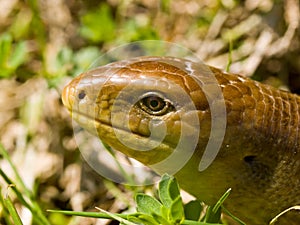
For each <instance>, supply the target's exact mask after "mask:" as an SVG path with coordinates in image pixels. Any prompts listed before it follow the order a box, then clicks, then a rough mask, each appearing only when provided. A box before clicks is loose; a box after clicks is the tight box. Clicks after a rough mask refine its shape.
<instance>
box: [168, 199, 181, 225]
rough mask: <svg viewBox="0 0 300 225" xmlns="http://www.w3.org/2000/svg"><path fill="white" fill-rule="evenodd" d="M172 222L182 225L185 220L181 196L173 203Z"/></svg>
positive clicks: (171, 210)
mask: <svg viewBox="0 0 300 225" xmlns="http://www.w3.org/2000/svg"><path fill="white" fill-rule="evenodd" d="M170 213H171V220H172V221H174V222H175V223H181V222H182V221H183V220H184V208H183V203H182V200H181V197H180V195H178V196H177V198H176V199H175V200H174V201H173V203H172V205H171V209H170Z"/></svg>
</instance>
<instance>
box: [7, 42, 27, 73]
mask: <svg viewBox="0 0 300 225" xmlns="http://www.w3.org/2000/svg"><path fill="white" fill-rule="evenodd" d="M26 56H27V45H26V43H25V42H19V43H18V44H17V45H16V47H15V50H14V51H13V52H12V54H11V57H10V60H9V62H8V67H10V68H12V69H16V68H17V67H19V66H20V65H21V64H22V63H23V62H25V60H26Z"/></svg>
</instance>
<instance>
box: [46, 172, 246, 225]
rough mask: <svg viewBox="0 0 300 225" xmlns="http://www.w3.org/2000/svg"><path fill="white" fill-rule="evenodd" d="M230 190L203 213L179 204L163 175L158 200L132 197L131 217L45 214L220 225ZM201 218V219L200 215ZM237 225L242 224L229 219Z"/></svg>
mask: <svg viewBox="0 0 300 225" xmlns="http://www.w3.org/2000/svg"><path fill="white" fill-rule="evenodd" d="M229 193H230V189H229V190H228V191H227V192H226V193H225V194H224V195H223V196H222V197H221V198H220V199H219V201H218V202H217V203H216V204H215V205H214V206H211V207H208V208H207V210H206V213H204V208H203V207H202V205H201V203H200V202H199V201H198V200H194V201H191V202H189V203H187V204H183V202H182V199H181V196H180V192H179V186H178V183H177V181H176V179H175V178H173V177H171V176H169V175H167V174H165V175H164V176H163V177H162V178H161V181H160V182H159V187H158V198H154V197H152V196H149V195H146V194H142V193H138V194H137V195H136V197H135V200H136V204H137V212H136V213H132V214H116V213H109V212H106V211H104V210H101V209H99V208H97V209H99V211H100V212H73V211H62V210H49V212H55V213H63V214H66V215H73V216H84V217H95V218H103V219H114V220H118V221H119V222H120V223H121V224H127V225H132V224H143V225H159V224H164V225H176V224H178V225H179V224H185V225H193V224H195V225H211V224H214V225H217V224H221V209H223V206H222V204H223V202H224V201H225V199H226V198H227V197H228V195H229ZM203 214H204V216H202V217H201V215H203ZM233 219H235V220H236V221H238V222H239V223H240V224H244V223H243V222H241V221H239V220H238V219H236V218H235V217H233Z"/></svg>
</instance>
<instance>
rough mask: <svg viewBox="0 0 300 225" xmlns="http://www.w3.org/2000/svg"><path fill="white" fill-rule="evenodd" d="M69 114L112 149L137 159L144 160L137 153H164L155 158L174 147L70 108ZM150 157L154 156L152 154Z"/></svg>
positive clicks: (168, 152)
mask: <svg viewBox="0 0 300 225" xmlns="http://www.w3.org/2000/svg"><path fill="white" fill-rule="evenodd" d="M69 111H70V110H69ZM71 114H72V118H73V120H74V121H75V122H76V123H77V124H78V125H79V126H81V127H82V128H84V129H85V130H87V131H88V132H89V133H91V134H93V135H95V136H97V137H99V138H100V139H101V140H102V141H103V142H105V143H106V144H108V145H109V146H111V147H113V148H114V149H116V150H118V151H120V152H123V153H124V154H127V155H128V156H131V157H133V158H135V159H137V160H139V161H145V158H144V159H143V160H140V159H138V158H139V156H138V155H139V154H140V155H141V156H143V157H145V154H150V155H153V154H154V155H156V154H157V155H165V156H164V157H162V156H160V157H156V156H155V157H156V158H165V157H167V156H168V155H169V154H170V153H171V152H172V151H173V149H174V147H173V146H172V144H171V143H168V142H167V141H165V140H163V141H160V140H157V139H155V138H154V137H149V136H144V135H141V134H140V133H137V132H132V131H130V130H127V129H124V128H123V127H122V126H112V124H111V123H108V122H107V121H102V120H100V119H98V118H93V117H91V116H89V115H85V114H83V113H82V112H78V111H74V110H72V111H71ZM175 147H176V146H175ZM137 152H139V154H137ZM162 153H165V154H162ZM148 157H149V156H148ZM151 157H152V158H155V157H154V156H151ZM152 160H153V159H152ZM150 161H151V160H150ZM155 161H156V160H155ZM143 163H145V162H143ZM147 164H149V163H147Z"/></svg>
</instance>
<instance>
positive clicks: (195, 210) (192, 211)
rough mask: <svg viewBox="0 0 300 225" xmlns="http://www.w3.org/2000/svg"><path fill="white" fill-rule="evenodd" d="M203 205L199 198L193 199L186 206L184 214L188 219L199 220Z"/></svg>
mask: <svg viewBox="0 0 300 225" xmlns="http://www.w3.org/2000/svg"><path fill="white" fill-rule="evenodd" d="M202 210H203V207H202V205H201V202H200V201H199V200H193V201H190V202H189V203H187V204H186V205H185V206H184V215H185V218H186V219H187V220H195V221H197V220H199V218H200V215H201V212H202Z"/></svg>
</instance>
